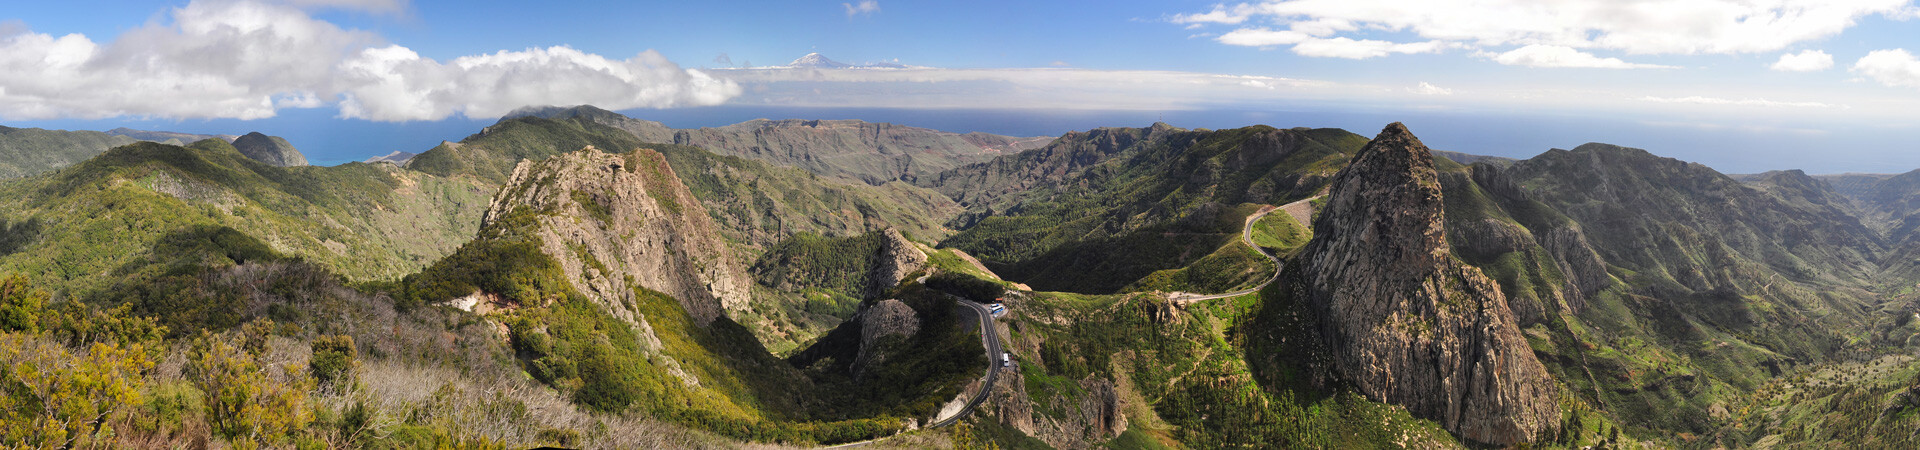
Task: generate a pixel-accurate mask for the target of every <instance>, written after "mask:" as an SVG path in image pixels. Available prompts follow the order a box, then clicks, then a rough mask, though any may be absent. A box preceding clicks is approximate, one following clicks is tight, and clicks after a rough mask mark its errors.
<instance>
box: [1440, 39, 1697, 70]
mask: <svg viewBox="0 0 1920 450" xmlns="http://www.w3.org/2000/svg"><path fill="white" fill-rule="evenodd" d="M1477 56H1481V57H1484V58H1487V59H1492V60H1493V61H1494V62H1497V63H1500V64H1505V65H1509V66H1526V67H1562V68H1590V69H1671V68H1673V66H1662V65H1657V64H1639V63H1630V62H1626V61H1621V60H1620V58H1602V57H1598V56H1594V55H1593V54H1590V53H1586V52H1582V51H1579V50H1575V49H1573V48H1569V47H1562V46H1558V45H1539V44H1535V45H1529V46H1525V47H1520V48H1517V49H1513V50H1511V51H1508V52H1506V53H1500V54H1493V53H1486V52H1482V53H1479V54H1477Z"/></svg>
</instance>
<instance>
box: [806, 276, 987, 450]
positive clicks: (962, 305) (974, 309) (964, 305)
mask: <svg viewBox="0 0 1920 450" xmlns="http://www.w3.org/2000/svg"><path fill="white" fill-rule="evenodd" d="M920 281H922V282H925V281H926V277H921V278H920ZM949 297H951V295H949ZM953 300H954V301H953V303H954V309H958V310H961V311H966V312H969V313H972V314H973V317H974V318H975V319H977V320H976V322H978V323H979V324H980V345H981V346H984V347H986V349H987V376H986V382H985V383H981V385H980V386H981V387H980V392H979V393H976V394H974V395H973V398H972V399H969V400H967V406H966V407H964V408H961V409H960V412H959V413H955V414H954V415H953V417H949V418H947V420H942V421H939V422H935V423H934V424H933V425H928V426H927V428H939V427H944V426H947V425H953V424H954V423H955V422H959V421H960V419H965V418H967V415H969V414H973V409H974V408H977V407H979V406H980V403H983V402H986V401H987V397H989V396H992V394H993V381H994V380H995V379H998V378H999V377H1000V354H1001V352H1004V351H1005V350H1001V349H1000V333H998V332H996V331H995V330H994V324H993V312H991V311H988V310H987V306H986V305H982V304H979V303H975V302H974V301H972V300H967V299H964V298H959V297H954V299H953ZM891 438H893V436H887V437H882V438H876V439H869V440H865V441H860V442H849V443H845V444H840V445H835V446H831V447H826V448H830V449H832V448H857V447H865V446H867V445H869V444H873V443H875V442H880V441H884V440H887V439H891Z"/></svg>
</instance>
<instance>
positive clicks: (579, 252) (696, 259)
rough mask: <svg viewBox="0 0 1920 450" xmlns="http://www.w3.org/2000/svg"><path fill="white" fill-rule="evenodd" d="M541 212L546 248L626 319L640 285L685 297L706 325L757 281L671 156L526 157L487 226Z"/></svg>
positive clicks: (640, 152) (585, 290)
mask: <svg viewBox="0 0 1920 450" xmlns="http://www.w3.org/2000/svg"><path fill="white" fill-rule="evenodd" d="M523 206H524V207H530V208H532V209H533V210H534V211H542V212H547V213H546V214H541V215H540V216H539V221H540V227H539V231H538V232H539V233H540V235H541V238H542V241H543V242H544V245H545V249H544V250H545V252H546V253H547V254H548V255H549V256H552V257H553V258H554V259H555V260H558V261H559V262H560V265H561V268H562V269H563V270H564V271H565V272H566V274H567V277H568V279H569V280H570V281H572V282H573V285H574V287H575V288H577V289H578V290H580V291H581V293H582V294H585V295H586V296H588V297H590V298H592V299H594V300H595V301H596V302H598V303H600V304H601V306H602V307H604V308H606V309H607V310H608V311H610V312H612V313H614V314H615V315H616V316H619V317H622V318H624V319H629V320H633V319H634V314H633V312H632V311H631V310H630V308H631V305H632V304H633V303H632V300H633V296H634V295H635V292H634V288H638V287H644V288H647V289H651V290H654V291H658V292H662V293H665V294H667V295H669V296H672V297H673V298H675V299H677V300H679V301H680V304H681V306H682V307H684V308H685V309H686V311H687V313H688V314H689V315H691V316H693V318H694V319H695V320H696V321H697V323H699V324H701V325H705V324H707V323H709V322H712V321H713V320H714V319H715V318H718V317H720V316H721V315H722V314H724V313H725V311H737V310H741V309H744V308H746V307H747V306H748V304H749V302H750V300H751V292H750V288H751V286H752V281H751V279H750V278H748V277H747V275H746V272H745V270H744V269H743V264H740V263H739V262H738V261H736V260H735V257H734V255H733V253H732V252H731V251H729V249H728V247H727V245H726V242H725V241H723V240H721V238H720V236H719V234H718V233H717V231H716V227H715V226H714V224H713V221H712V219H711V218H709V217H708V215H707V212H706V209H705V208H703V207H702V206H701V205H700V201H699V200H698V199H696V198H694V196H693V194H692V193H691V192H689V191H688V190H687V188H686V186H684V185H682V184H681V183H680V178H679V177H678V176H677V175H675V174H674V172H673V168H672V167H670V166H668V165H667V161H666V158H665V157H664V156H662V155H660V153H658V152H655V151H653V150H648V149H644V148H642V149H637V150H634V151H633V152H632V153H627V154H609V153H604V152H600V151H597V150H594V149H593V148H592V147H588V149H587V150H583V151H577V152H572V153H566V154H561V155H557V156H554V157H552V158H549V159H546V160H543V161H538V162H535V161H521V162H520V164H519V165H518V166H517V167H515V168H514V170H513V176H512V177H511V178H510V181H509V182H508V183H507V184H506V185H505V187H502V188H501V191H500V193H499V194H498V195H495V196H494V200H493V204H492V205H491V206H490V207H489V208H488V209H487V214H486V216H485V217H484V218H483V219H482V228H485V227H486V225H485V224H486V223H491V222H493V221H495V220H498V219H499V218H501V217H504V216H505V215H506V214H508V213H511V212H512V211H513V210H515V209H517V208H519V207H523Z"/></svg>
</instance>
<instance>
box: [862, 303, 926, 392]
mask: <svg viewBox="0 0 1920 450" xmlns="http://www.w3.org/2000/svg"><path fill="white" fill-rule="evenodd" d="M853 320H854V321H857V322H859V323H860V351H859V353H857V354H858V355H859V356H857V357H855V358H854V360H853V369H854V376H855V377H859V376H860V375H862V374H864V373H865V372H866V371H867V370H868V369H869V368H872V367H878V366H879V365H880V364H881V363H883V362H886V359H887V357H888V356H889V354H891V353H893V352H895V351H899V350H900V348H899V347H902V344H903V343H904V342H906V340H907V339H909V338H912V337H913V335H914V333H919V332H920V317H919V316H917V315H915V314H914V312H913V308H912V307H908V306H907V304H906V303H904V302H901V301H899V300H894V299H886V300H881V301H877V302H873V303H869V304H868V305H867V306H866V307H865V308H862V309H861V310H860V313H859V314H856V315H855V316H854V318H853Z"/></svg>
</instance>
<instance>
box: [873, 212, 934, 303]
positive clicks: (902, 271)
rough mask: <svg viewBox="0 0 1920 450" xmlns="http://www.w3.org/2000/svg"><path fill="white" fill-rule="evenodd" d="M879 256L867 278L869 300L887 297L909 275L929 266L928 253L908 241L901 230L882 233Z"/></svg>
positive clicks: (889, 229)
mask: <svg viewBox="0 0 1920 450" xmlns="http://www.w3.org/2000/svg"><path fill="white" fill-rule="evenodd" d="M878 256H879V257H878V258H877V259H876V260H875V261H874V265H873V269H872V271H871V272H870V273H869V274H868V276H867V282H868V283H869V285H868V286H867V298H876V297H881V296H885V295H887V292H889V291H892V290H893V288H894V287H895V286H899V285H900V282H901V281H905V280H906V279H907V274H911V273H913V272H914V271H917V270H920V268H922V267H926V265H927V253H926V252H922V251H920V248H919V247H916V246H914V245H913V241H909V240H907V237H906V236H903V235H901V234H900V230H898V229H894V228H888V229H886V231H883V232H882V237H881V241H880V254H879V255H878Z"/></svg>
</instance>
